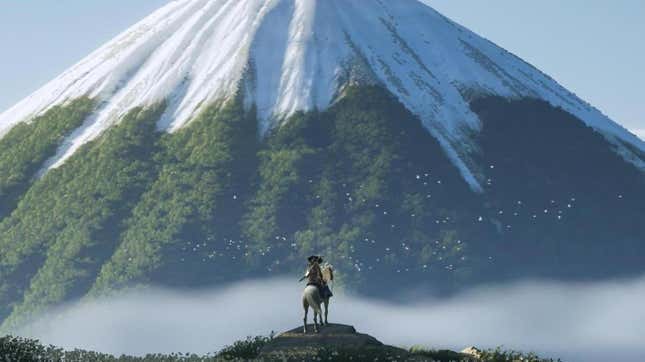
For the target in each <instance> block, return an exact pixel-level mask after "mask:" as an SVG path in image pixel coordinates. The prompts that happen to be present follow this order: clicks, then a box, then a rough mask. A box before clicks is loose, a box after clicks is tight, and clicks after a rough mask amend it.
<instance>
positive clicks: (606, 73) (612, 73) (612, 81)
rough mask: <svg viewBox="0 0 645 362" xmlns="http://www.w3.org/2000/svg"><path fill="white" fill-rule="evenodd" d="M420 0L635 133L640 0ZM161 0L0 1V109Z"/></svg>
mask: <svg viewBox="0 0 645 362" xmlns="http://www.w3.org/2000/svg"><path fill="white" fill-rule="evenodd" d="M391 1H396V0H391ZM424 1H425V2H426V3H428V4H430V5H431V6H433V7H434V8H435V9H437V10H439V11H440V12H442V13H444V15H446V16H448V17H450V18H452V19H453V20H455V21H457V22H459V23H461V24H462V25H464V26H466V27H468V28H470V29H471V30H473V31H475V32H477V33H479V34H480V35H483V36H485V37H486V38H488V39H490V40H492V41H493V42H495V43H497V44H499V45H501V46H502V47H504V48H506V49H507V50H509V51H511V52H513V53H515V54H516V55H518V56H520V57H521V58H523V59H525V60H527V61H528V62H530V63H532V64H533V65H535V66H537V67H538V68H540V69H541V70H543V71H544V72H546V73H547V74H549V75H551V76H553V77H554V78H555V79H556V80H558V81H559V82H560V83H561V84H563V85H564V86H565V87H567V88H568V89H569V90H571V91H573V92H574V93H576V94H578V95H579V96H581V97H582V98H583V99H585V100H587V101H589V102H590V103H592V104H593V105H595V106H596V107H598V108H600V110H602V111H603V112H604V113H606V114H607V115H609V116H610V117H611V118H613V119H614V120H616V121H617V122H619V123H622V124H623V125H625V127H627V128H630V129H633V130H636V129H641V130H645V0H614V1H608V0H487V1H483V0H424ZM167 2H169V0H55V1H54V0H29V1H22V0H0V49H1V51H0V84H2V86H0V110H4V109H6V108H8V107H9V106H11V105H12V104H13V103H15V102H17V101H19V100H20V99H21V98H22V97H24V96H26V95H28V94H29V93H31V92H32V91H34V90H36V89H37V88H38V87H39V86H41V85H42V84H44V83H45V82H46V81H48V80H50V79H52V78H53V77H55V76H56V75H58V74H59V73H60V72H62V71H63V70H65V69H66V68H67V67H69V66H71V65H72V64H74V63H75V62H77V61H78V60H80V59H81V58H82V57H83V56H85V55H87V54H88V53H89V52H90V51H92V50H94V49H95V48H97V47H98V46H99V45H101V44H102V43H104V42H105V41H107V40H109V39H110V38H112V37H113V36H114V35H116V34H117V33H119V32H120V31H122V30H125V29H126V28H127V27H128V26H129V25H131V24H133V23H134V22H136V21H137V20H139V19H140V18H142V17H144V16H145V15H147V14H148V13H150V12H151V11H153V10H154V9H156V8H158V7H159V6H161V5H163V4H165V3H167ZM644 132H645V131H644ZM644 135H645V134H644Z"/></svg>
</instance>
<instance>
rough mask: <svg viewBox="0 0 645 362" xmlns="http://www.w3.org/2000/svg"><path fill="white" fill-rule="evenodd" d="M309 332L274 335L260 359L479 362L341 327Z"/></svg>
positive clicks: (331, 325) (293, 330)
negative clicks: (411, 348) (419, 350)
mask: <svg viewBox="0 0 645 362" xmlns="http://www.w3.org/2000/svg"><path fill="white" fill-rule="evenodd" d="M308 331H309V332H308V333H307V334H304V333H303V331H302V327H297V328H294V329H291V330H289V331H286V332H284V333H281V334H279V335H277V336H276V337H275V338H273V339H272V340H271V341H270V342H269V343H268V344H267V345H265V346H264V347H263V348H262V350H261V352H260V355H259V359H270V360H276V359H277V360H285V361H291V360H293V361H302V360H310V359H311V358H316V359H319V358H321V357H324V356H325V355H326V354H329V357H330V358H333V359H334V360H339V359H342V357H343V355H344V354H348V355H351V356H353V357H354V358H352V359H353V360H357V359H356V358H358V360H365V361H368V360H373V359H378V360H381V361H449V360H450V361H463V362H467V361H468V362H471V361H472V362H476V361H478V360H477V359H476V358H475V357H474V356H472V355H468V354H465V353H458V352H453V351H436V352H432V353H430V352H429V353H427V354H425V355H419V354H418V353H412V352H410V351H408V350H405V349H402V348H398V347H394V346H388V345H385V344H383V343H382V342H380V341H379V340H377V339H376V338H374V337H372V336H370V335H368V334H363V333H358V332H357V331H356V329H355V328H354V327H353V326H349V325H344V324H328V325H325V326H322V327H320V330H319V332H318V333H314V332H313V326H308ZM433 354H434V355H433ZM321 355H322V356H321ZM323 360H324V358H323Z"/></svg>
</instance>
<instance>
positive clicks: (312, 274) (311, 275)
mask: <svg viewBox="0 0 645 362" xmlns="http://www.w3.org/2000/svg"><path fill="white" fill-rule="evenodd" d="M307 260H308V261H309V266H308V267H307V272H306V273H305V275H304V276H303V277H302V278H301V279H300V280H304V279H307V285H314V286H316V287H317V288H318V291H319V292H320V296H321V298H323V299H327V298H329V297H331V296H333V294H332V292H331V289H329V286H328V285H327V281H326V280H325V279H326V278H324V277H323V271H322V269H321V268H320V264H322V262H323V258H322V257H320V256H317V255H312V256H310V257H309V258H307ZM325 271H326V272H327V273H328V279H329V280H334V274H333V271H332V269H331V266H326V267H325Z"/></svg>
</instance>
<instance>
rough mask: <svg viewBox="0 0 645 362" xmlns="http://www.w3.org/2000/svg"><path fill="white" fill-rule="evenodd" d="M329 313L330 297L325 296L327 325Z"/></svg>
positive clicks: (326, 323)
mask: <svg viewBox="0 0 645 362" xmlns="http://www.w3.org/2000/svg"><path fill="white" fill-rule="evenodd" d="M328 314H329V298H325V325H328V324H329V322H328V321H327V315H328Z"/></svg>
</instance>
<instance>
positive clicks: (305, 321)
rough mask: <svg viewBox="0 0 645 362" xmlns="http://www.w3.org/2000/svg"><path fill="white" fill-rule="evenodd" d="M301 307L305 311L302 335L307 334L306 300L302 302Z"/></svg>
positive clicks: (307, 311)
mask: <svg viewBox="0 0 645 362" xmlns="http://www.w3.org/2000/svg"><path fill="white" fill-rule="evenodd" d="M302 306H303V307H304V309H305V318H304V327H303V330H302V333H304V334H307V313H309V304H308V303H307V301H306V300H303V301H302ZM314 317H315V316H314Z"/></svg>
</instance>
